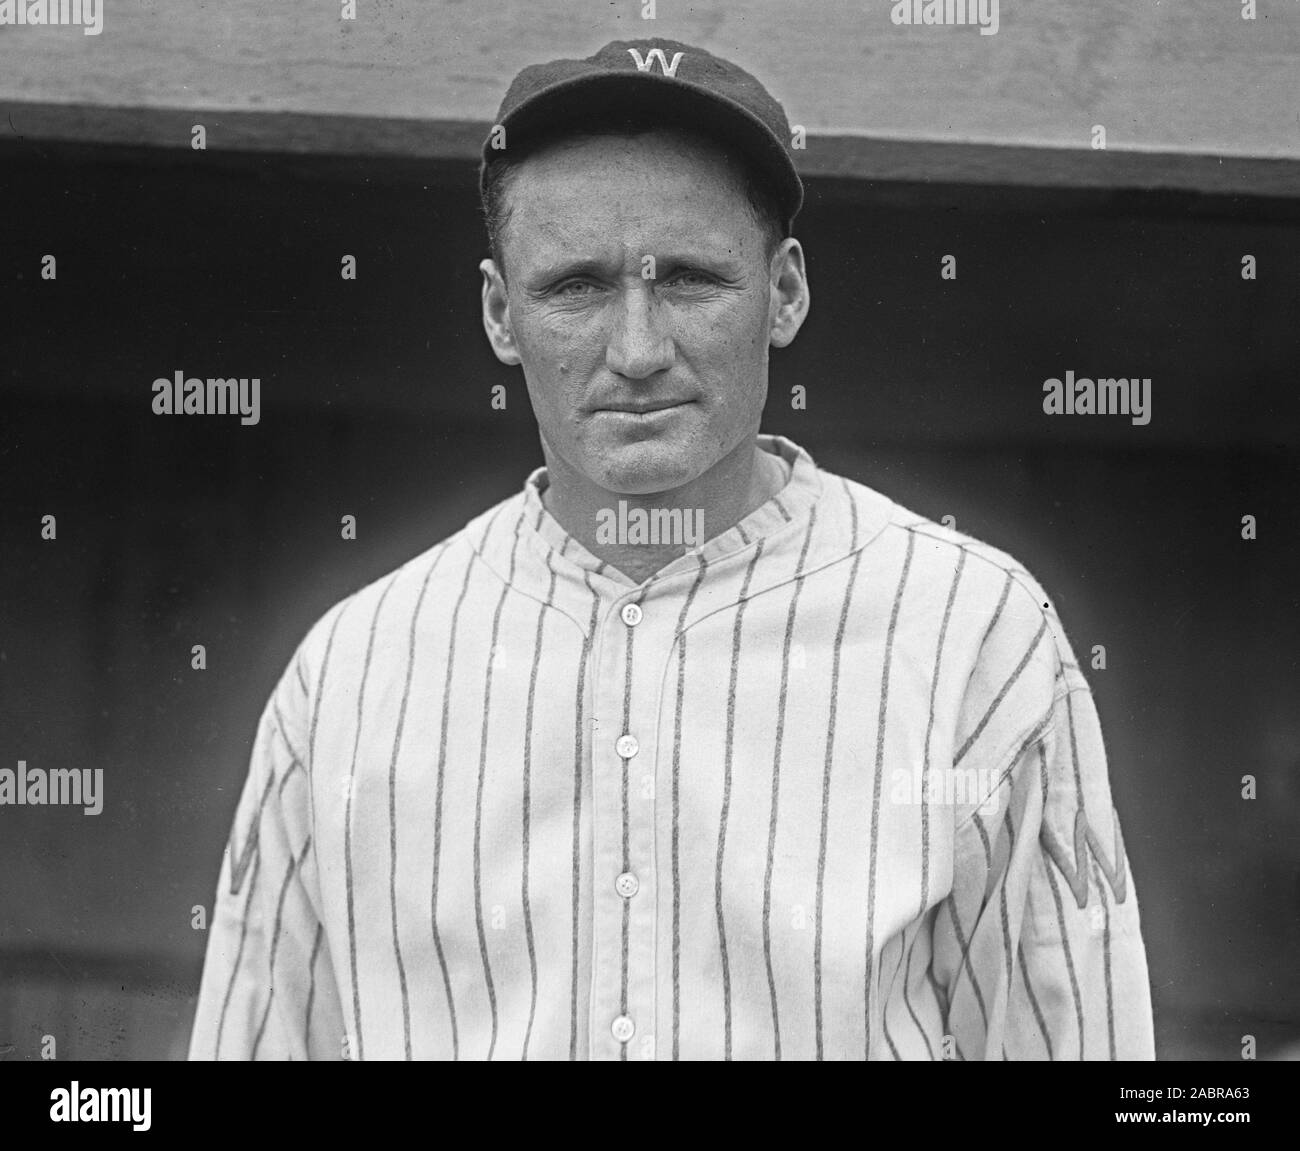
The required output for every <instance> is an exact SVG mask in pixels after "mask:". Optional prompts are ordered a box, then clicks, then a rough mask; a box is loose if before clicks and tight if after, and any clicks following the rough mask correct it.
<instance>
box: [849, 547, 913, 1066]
mask: <svg viewBox="0 0 1300 1151" xmlns="http://www.w3.org/2000/svg"><path fill="white" fill-rule="evenodd" d="M915 546H916V536H915V535H913V534H912V533H911V532H908V533H907V554H906V555H905V556H904V557H903V574H902V575H900V576H899V577H898V591H897V592H896V593H895V594H894V607H893V610H892V611H891V612H890V614H889V633H888V635H886V637H885V663H884V667H883V668H882V670H881V673H880V716H879V719H878V720H877V721H876V777H875V782H874V785H873V791H872V794H871V849H870V855H871V863H870V871H869V878H868V880H867V943H866V949H867V972H866V977H865V978H864V979H863V982H862V999H863V1005H862V1009H863V1017H864V1019H865V1020H866V1027H867V1038H866V1044H865V1046H866V1055H865V1058H867V1059H870V1058H871V979H872V975H873V974H874V969H875V954H876V940H875V929H876V854H877V852H876V848H877V847H878V846H879V841H880V786H881V783H882V782H883V780H884V776H885V731H886V723H887V716H888V709H889V667H890V663H891V661H892V660H893V656H894V633H895V632H896V631H897V630H898V612H899V609H900V608H901V607H902V606H903V592H904V590H905V589H906V588H907V573H908V572H909V571H911V570H912V551H913V549H914V548H915Z"/></svg>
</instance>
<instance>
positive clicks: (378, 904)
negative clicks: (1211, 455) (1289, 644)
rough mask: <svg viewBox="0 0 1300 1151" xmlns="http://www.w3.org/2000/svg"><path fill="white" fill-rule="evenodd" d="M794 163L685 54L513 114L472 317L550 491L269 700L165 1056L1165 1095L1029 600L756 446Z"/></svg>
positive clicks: (1141, 989) (485, 177) (352, 624)
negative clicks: (784, 1072)
mask: <svg viewBox="0 0 1300 1151" xmlns="http://www.w3.org/2000/svg"><path fill="white" fill-rule="evenodd" d="M789 139H790V135H789V126H788V124H787V122H786V118H785V114H784V112H783V111H782V110H781V108H780V105H779V104H777V103H776V101H775V100H774V99H773V98H772V97H771V96H770V95H769V94H768V93H767V92H766V90H765V89H764V88H763V87H762V86H761V85H760V84H759V83H758V82H757V81H756V80H754V79H753V78H752V77H751V76H749V75H748V74H747V73H745V72H743V71H741V70H740V69H739V68H737V67H736V66H735V65H732V64H730V63H728V62H726V61H723V60H720V59H718V58H716V57H714V56H712V55H710V54H708V53H707V52H704V51H703V50H701V49H698V48H693V47H691V46H689V45H685V44H677V43H673V42H669V41H663V40H654V41H644V42H641V41H638V42H628V43H614V44H610V45H608V46H606V47H605V48H603V49H601V50H600V51H599V52H597V53H596V54H595V55H594V56H592V57H590V58H589V59H586V60H564V61H557V62H554V63H552V64H549V65H543V66H537V67H531V68H527V69H525V70H524V71H523V72H522V73H521V74H520V75H519V76H518V77H517V78H516V80H515V81H514V83H513V84H512V86H511V88H510V90H509V92H508V93H507V96H506V98H505V101H504V103H503V105H502V109H501V112H500V113H499V115H498V124H497V126H496V128H495V129H494V132H493V136H492V137H491V138H490V139H489V141H488V143H487V144H486V145H485V148H484V164H483V169H482V189H483V195H484V203H485V209H486V214H487V220H488V230H489V239H490V245H491V252H492V256H491V258H490V259H487V260H484V261H483V263H482V265H481V267H482V272H483V321H484V326H485V329H486V332H487V336H488V339H489V341H490V342H491V345H492V347H493V349H494V351H495V352H496V355H497V356H498V358H499V359H501V360H502V361H503V362H505V363H507V364H511V365H515V364H517V365H519V366H521V367H522V368H523V374H524V379H525V382H526V384H527V387H528V391H529V395H530V397H531V400H532V404H533V408H534V411H535V414H536V416H537V421H538V427H539V432H540V435H541V443H542V450H543V455H544V458H545V461H546V466H545V467H544V468H539V469H538V470H537V471H535V472H534V473H533V474H532V475H531V476H530V477H528V480H527V483H526V484H525V486H524V489H523V491H522V492H521V493H519V494H518V495H516V496H514V497H512V498H510V499H508V500H506V501H504V502H503V503H501V504H498V505H497V506H496V507H494V508H491V509H489V510H487V511H486V512H484V513H483V514H482V515H481V516H479V517H478V518H476V519H475V520H473V521H472V522H471V523H469V524H468V525H466V526H465V527H464V528H463V529H462V530H461V531H459V532H458V533H456V534H455V535H454V536H452V537H451V538H450V539H448V540H445V541H443V542H442V543H440V544H438V545H437V546H436V547H433V548H431V549H430V550H429V551H427V552H426V553H425V554H423V555H421V556H417V557H416V558H415V559H413V560H411V561H410V562H409V563H407V564H406V565H405V566H404V567H402V568H401V569H399V570H398V571H397V572H395V573H393V574H392V575H390V576H388V577H386V578H385V579H382V580H380V581H379V582H377V583H376V584H374V585H372V586H370V587H367V588H364V589H363V590H361V591H359V592H357V593H356V594H355V595H353V596H352V597H350V598H349V599H348V600H346V601H344V602H343V603H342V604H339V605H337V606H336V607H335V608H334V609H333V610H331V611H330V612H329V613H327V615H326V616H325V617H324V618H323V619H322V620H321V621H320V622H319V624H318V625H317V626H316V627H315V628H314V629H313V630H312V631H311V633H310V634H309V635H308V636H307V638H306V639H305V641H304V642H303V644H302V646H301V647H300V649H299V651H298V652H297V654H296V655H295V657H294V658H293V660H292V661H291V662H290V665H289V668H288V670H287V671H286V672H285V674H284V677H283V679H282V680H281V682H280V684H279V686H278V687H277V689H276V690H275V692H274V694H273V696H272V698H271V701H270V703H269V704H268V706H267V709H266V712H265V714H264V716H263V720H262V724H261V727H260V728H259V732H258V737H257V742H256V747H255V750H254V754H253V761H252V767H251V770H250V774H249V778H248V782H247V784H246V787H245V790H244V793H243V797H242V799H241V801H240V805H239V810H238V813H237V815H236V819H235V827H234V832H233V834H232V838H231V843H230V849H229V851H228V852H227V856H226V860H225V863H224V865H223V868H222V875H221V881H220V883H221V887H220V892H219V899H218V906H217V912H216V916H215V922H214V924H213V931H212V939H211V942H210V945H209V951H208V958H207V966H206V969H205V972H204V977H203V987H202V992H201V995H200V1002H199V1008H198V1018H197V1022H196V1025H195V1030H194V1036H193V1040H192V1052H191V1053H192V1055H193V1056H195V1057H199V1058H213V1057H216V1058H243V1059H247V1058H291V1059H303V1058H338V1057H343V1058H353V1059H363V1058H368V1059H375V1058H385V1059H388V1058H399V1059H400V1058H436V1059H455V1058H464V1059H484V1058H487V1059H491V1058H497V1059H519V1058H531V1059H574V1058H584V1059H585V1058H591V1059H678V1058H681V1059H723V1058H737V1059H739V1058H746V1059H771V1058H798V1059H811V1058H828V1059H830V1058H834V1059H862V1058H872V1059H891V1058H892V1059H917V1058H919V1059H938V1058H957V1059H1002V1058H1009V1059H1045V1058H1055V1059H1078V1058H1088V1059H1094V1058H1102V1059H1105V1058H1110V1059H1114V1058H1150V1057H1151V1055H1152V1031H1151V1009H1150V1001H1149V991H1148V984H1147V972H1146V961H1145V955H1144V950H1143V944H1142V939H1141V933H1140V925H1139V918H1138V907H1137V896H1136V893H1135V892H1134V889H1133V882H1132V880H1131V878H1130V877H1129V875H1128V871H1127V864H1126V860H1125V856H1124V848H1123V843H1122V841H1121V838H1120V832H1119V826H1118V821H1117V819H1116V817H1115V813H1114V809H1113V807H1112V804H1111V796H1110V790H1109V784H1108V780H1107V769H1106V762H1105V755H1104V750H1103V747H1102V741H1101V732H1100V729H1099V726H1098V719H1097V714H1096V711H1095V709H1094V707H1093V702H1092V698H1091V695H1090V694H1089V691H1088V686H1087V684H1086V682H1085V681H1084V678H1083V676H1082V675H1081V674H1080V671H1079V668H1078V665H1077V663H1076V662H1075V660H1074V657H1073V655H1072V654H1071V651H1070V647H1069V644H1068V642H1067V640H1066V638H1065V635H1064V632H1063V630H1062V628H1061V625H1060V623H1059V621H1058V619H1057V617H1056V614H1055V612H1054V610H1053V609H1052V606H1051V602H1050V600H1049V599H1048V597H1047V596H1046V594H1045V593H1044V592H1043V590H1042V589H1041V588H1040V587H1039V585H1038V584H1037V583H1036V582H1035V581H1034V580H1033V578H1032V577H1031V576H1029V575H1028V574H1027V573H1026V572H1025V571H1024V570H1023V569H1022V568H1020V567H1019V566H1018V565H1017V564H1016V563H1015V561H1014V560H1012V559H1011V558H1010V557H1008V556H1006V555H1005V554H1003V553H1001V552H998V551H995V550H993V549H992V548H989V547H986V546H984V545H982V544H980V543H978V542H976V541H975V540H972V539H969V538H968V537H965V536H962V535H959V534H958V533H956V532H954V531H950V530H947V529H945V528H942V527H940V526H938V525H936V524H934V523H931V522H929V521H928V520H925V519H923V518H921V517H920V516H917V515H915V514H913V513H911V512H908V511H906V510H904V509H902V508H900V507H898V506H897V505H896V504H894V503H892V502H891V501H890V500H889V499H887V498H886V497H885V496H883V495H881V494H879V493H877V492H874V491H872V490H870V489H868V488H866V487H863V486H861V485H859V484H856V483H852V482H849V481H848V480H846V479H843V478H841V477H838V476H835V475H831V474H829V473H827V472H825V471H823V470H821V469H819V468H818V467H817V466H816V465H815V464H814V463H813V461H812V459H811V458H810V457H809V455H808V454H807V453H806V452H805V451H803V450H802V449H801V448H799V447H798V446H796V445H795V444H794V443H793V442H791V441H790V440H788V439H784V438H781V437H779V436H763V435H759V434H758V427H759V420H760V415H761V413H762V409H763V404H764V400H765V396H766V388H767V370H768V349H769V347H778V348H779V347H784V346H785V345H787V344H789V343H790V342H791V341H792V340H793V339H794V337H795V335H796V334H797V333H798V331H799V328H800V325H801V324H802V322H803V320H804V317H805V316H806V314H807V311H808V307H809V299H810V297H809V289H808V281H807V275H806V269H805V266H804V258H803V252H802V249H801V248H800V245H799V242H798V240H796V239H794V238H793V237H792V236H791V235H790V224H791V221H792V219H793V218H794V216H795V214H796V213H797V211H798V209H799V206H800V201H801V198H802V187H801V185H800V182H799V178H798V176H797V175H796V173H795V170H794V167H793V165H792V163H791V161H790V157H789V153H788V151H787V147H786V146H787V143H788V141H789ZM502 145H504V146H502Z"/></svg>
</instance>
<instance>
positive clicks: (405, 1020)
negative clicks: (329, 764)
mask: <svg viewBox="0 0 1300 1151" xmlns="http://www.w3.org/2000/svg"><path fill="white" fill-rule="evenodd" d="M446 554H447V548H446V545H445V544H444V545H443V547H442V548H440V549H439V551H438V554H437V556H436V557H435V558H434V561H433V563H432V564H430V565H429V570H428V572H426V573H425V577H424V582H423V583H421V584H420V594H419V596H418V597H417V599H416V601H415V610H414V611H412V612H411V631H410V638H409V640H408V642H407V649H406V682H405V683H404V684H403V686H402V706H401V710H400V711H399V712H398V713H397V729H396V731H395V732H394V733H393V755H392V758H391V759H390V760H389V763H388V852H389V857H390V859H391V861H392V862H391V865H390V867H389V869H388V912H389V917H390V919H391V921H392V927H393V958H394V960H396V962H397V978H398V982H399V984H400V985H401V994H402V1050H403V1052H404V1053H405V1055H406V1058H407V1059H408V1060H409V1059H410V1058H411V993H410V989H409V988H408V987H407V983H406V964H405V963H404V962H403V961H402V942H401V940H400V939H399V938H398V933H397V757H398V755H399V754H400V752H401V750H402V731H403V730H404V729H405V727H406V705H407V703H408V702H409V700H410V698H411V674H412V673H413V672H414V670H415V637H416V632H417V630H418V629H419V625H420V609H421V608H422V607H423V606H424V597H425V594H426V593H427V592H428V590H429V580H430V579H432V578H433V573H434V572H435V571H437V570H438V564H439V563H441V562H442V557H443V556H444V555H446Z"/></svg>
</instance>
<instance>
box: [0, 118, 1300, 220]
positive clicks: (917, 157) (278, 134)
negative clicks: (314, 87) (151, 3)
mask: <svg viewBox="0 0 1300 1151" xmlns="http://www.w3.org/2000/svg"><path fill="white" fill-rule="evenodd" d="M196 124H202V125H203V126H204V129H205V132H206V137H207V147H208V149H209V150H210V151H212V152H221V153H230V152H282V153H287V154H290V155H342V156H357V157H370V156H373V157H376V158H379V157H388V158H393V159H408V160H459V161H469V162H477V160H478V155H479V146H480V144H481V142H482V140H483V139H484V138H485V136H486V135H487V133H488V130H489V128H490V125H489V124H488V123H486V122H475V121H466V120H417V119H396V118H391V117H381V116H343V115H327V114H318V115H312V114H308V113H302V112H249V111H238V110H236V111H230V110H219V109H208V110H203V109H185V108H141V107H128V108H109V107H102V106H100V105H95V104H33V103H22V102H16V101H0V142H4V143H7V144H9V145H11V146H22V145H24V144H30V145H32V146H39V145H40V144H41V143H44V142H73V143H92V144H97V145H123V146H133V147H138V146H145V147H154V148H169V149H178V150H181V151H189V150H190V140H191V130H192V128H193V127H194V125H196ZM807 143H808V146H807V148H806V149H802V150H796V151H795V152H794V156H795V161H796V163H797V164H798V166H799V169H800V171H801V173H802V174H804V175H805V176H810V177H840V178H846V179H850V180H872V181H881V182H889V183H895V182H897V183H934V184H974V185H994V186H1010V187H1040V188H1063V189H1075V188H1100V189H1173V190H1184V191H1196V192H1208V193H1215V194H1228V195H1239V196H1278V197H1286V196H1300V159H1290V158H1284V157H1283V158H1261V157H1253V156H1235V155H1229V156H1212V155H1200V154H1196V153H1184V152H1155V151H1137V150H1131V149H1129V150H1126V149H1118V148H1113V149H1106V150H1099V151H1094V150H1092V149H1088V148H1051V147H1027V146H1009V145H1004V144H992V143H959V142H955V141H949V140H923V139H921V140H908V139H879V138H873V137H870V136H852V135H822V136H809V137H808V141H807Z"/></svg>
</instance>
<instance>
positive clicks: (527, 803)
mask: <svg viewBox="0 0 1300 1151" xmlns="http://www.w3.org/2000/svg"><path fill="white" fill-rule="evenodd" d="M546 566H547V567H548V568H550V571H551V582H550V586H549V587H548V588H547V590H546V602H545V603H544V604H543V605H542V606H541V608H540V609H539V610H538V612H537V635H536V637H535V638H534V640H533V666H532V669H531V670H530V671H529V673H528V707H527V710H526V715H525V719H524V795H523V842H522V844H521V847H520V852H521V854H522V857H523V868H522V871H521V876H522V878H521V880H520V895H519V898H520V901H521V902H522V903H523V907H524V935H525V936H526V938H527V939H528V979H529V985H530V986H529V998H528V1027H527V1029H526V1030H525V1031H524V1049H523V1053H522V1055H521V1056H520V1058H521V1059H522V1060H524V1061H527V1059H528V1044H529V1041H530V1040H531V1039H532V1037H533V1021H534V1020H535V1019H536V1018H537V946H536V943H535V941H534V939H533V912H532V908H531V907H530V906H529V902H528V846H529V845H528V831H529V814H530V807H531V804H532V791H531V777H532V770H533V704H534V703H535V702H536V699H537V669H538V667H539V666H540V665H541V662H542V634H543V632H544V631H545V629H546V613H547V611H548V610H549V609H550V606H551V601H552V600H553V599H554V598H555V568H554V567H552V566H551V558H550V556H547V557H546Z"/></svg>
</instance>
